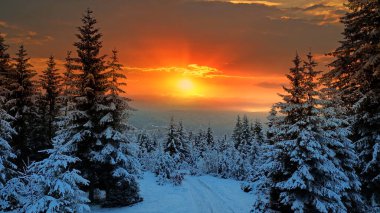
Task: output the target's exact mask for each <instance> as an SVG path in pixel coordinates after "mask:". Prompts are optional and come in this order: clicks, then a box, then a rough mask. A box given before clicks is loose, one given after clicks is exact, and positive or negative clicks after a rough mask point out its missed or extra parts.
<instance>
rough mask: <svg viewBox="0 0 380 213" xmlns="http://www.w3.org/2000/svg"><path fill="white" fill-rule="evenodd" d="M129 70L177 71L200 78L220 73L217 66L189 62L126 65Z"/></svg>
mask: <svg viewBox="0 0 380 213" xmlns="http://www.w3.org/2000/svg"><path fill="white" fill-rule="evenodd" d="M124 69H125V70H127V71H141V72H176V73H181V74H182V75H184V76H192V77H198V78H212V77H215V76H217V75H219V74H221V71H219V70H218V69H216V68H213V67H208V66H201V65H197V64H189V65H187V66H186V67H158V68H142V67H124Z"/></svg>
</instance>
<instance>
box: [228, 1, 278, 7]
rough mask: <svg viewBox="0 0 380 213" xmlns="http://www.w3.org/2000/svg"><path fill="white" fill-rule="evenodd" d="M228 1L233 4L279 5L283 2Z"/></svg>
mask: <svg viewBox="0 0 380 213" xmlns="http://www.w3.org/2000/svg"><path fill="white" fill-rule="evenodd" d="M226 2H229V3H232V4H262V5H265V6H279V5H282V3H279V2H273V1H265V0H226Z"/></svg>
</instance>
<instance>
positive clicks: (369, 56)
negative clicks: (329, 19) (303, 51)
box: [325, 0, 380, 206]
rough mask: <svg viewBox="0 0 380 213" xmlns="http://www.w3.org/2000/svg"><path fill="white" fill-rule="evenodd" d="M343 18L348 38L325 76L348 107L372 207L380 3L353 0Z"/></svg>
mask: <svg viewBox="0 0 380 213" xmlns="http://www.w3.org/2000/svg"><path fill="white" fill-rule="evenodd" d="M347 7H348V9H349V11H348V12H347V13H346V14H345V16H344V17H343V18H342V19H341V21H342V23H343V24H344V25H345V29H344V32H343V35H344V39H343V40H342V41H341V42H340V43H341V45H340V47H338V48H337V49H336V50H335V51H334V52H333V53H332V55H333V56H334V57H335V60H334V61H333V62H332V63H331V64H330V66H331V67H332V69H331V71H330V72H328V73H327V74H326V75H325V77H326V78H328V79H330V81H331V82H333V84H331V85H330V86H331V87H332V88H335V89H336V90H337V91H339V96H340V99H341V100H342V101H343V103H344V104H345V105H346V106H347V107H348V110H347V115H350V123H351V127H352V136H351V139H352V140H353V142H354V143H355V145H356V148H357V151H358V154H359V158H360V166H359V167H360V168H359V176H360V177H361V180H362V183H363V186H362V189H363V194H364V195H365V197H366V199H367V201H368V203H369V204H370V205H372V206H378V205H379V204H380V193H379V192H380V178H379V175H380V166H379V165H380V163H379V162H380V160H379V157H378V156H379V155H380V151H379V150H380V149H379V147H380V129H379V126H380V114H379V113H380V71H379V70H380V60H379V57H380V49H379V42H380V31H379V19H380V12H379V10H380V9H379V8H380V2H379V1H377V0H367V1H360V0H350V1H349V2H348V3H347Z"/></svg>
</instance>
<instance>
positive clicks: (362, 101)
mask: <svg viewBox="0 0 380 213" xmlns="http://www.w3.org/2000/svg"><path fill="white" fill-rule="evenodd" d="M346 6H347V8H348V12H347V13H346V14H345V15H344V16H343V17H342V18H341V22H342V23H343V25H344V31H343V32H342V33H343V39H342V40H341V41H340V42H339V45H340V46H339V47H338V48H337V49H335V50H334V51H332V52H330V53H327V54H328V55H329V56H331V57H332V58H333V60H332V61H331V63H330V64H329V67H328V70H327V71H322V70H319V69H317V67H318V63H317V62H316V60H315V56H314V55H313V53H312V52H310V53H308V54H307V55H299V54H296V55H295V56H294V59H293V61H292V67H291V68H290V69H289V71H288V74H287V75H286V77H287V79H288V82H287V83H288V84H287V86H284V87H283V92H282V94H280V97H281V99H282V101H280V102H278V103H274V104H273V105H272V107H271V110H270V111H269V112H268V117H267V120H266V121H260V120H258V119H253V118H249V117H248V116H246V115H244V114H241V115H237V118H236V122H235V127H234V129H233V130H232V132H233V133H232V135H227V134H226V135H224V136H219V135H218V136H217V135H215V134H214V133H213V129H212V126H211V125H209V126H208V128H205V129H200V130H199V131H194V130H188V129H186V127H185V126H184V125H183V122H184V121H181V120H177V119H176V118H172V119H171V120H170V121H168V124H167V128H166V129H165V131H162V130H145V129H138V128H136V127H134V126H132V125H130V123H129V118H130V116H133V111H134V110H135V109H134V108H133V107H131V106H130V103H131V101H132V100H131V99H129V98H128V95H126V91H125V88H128V87H127V85H126V83H127V82H128V79H127V73H126V72H125V71H124V69H123V66H124V65H123V64H121V63H120V62H119V55H118V54H119V53H118V50H117V49H114V50H113V51H112V52H110V53H104V52H103V51H102V47H103V46H102V36H103V35H102V33H101V32H100V30H99V28H98V27H97V20H96V18H95V16H94V13H93V11H92V10H90V9H88V10H87V11H85V13H84V15H83V16H82V18H81V22H82V25H81V26H79V27H78V28H77V31H76V32H75V36H76V40H75V41H73V48H75V51H74V52H70V51H68V52H67V56H66V58H65V64H64V67H65V69H64V70H60V69H58V68H57V64H56V59H55V57H54V56H53V55H52V56H50V57H49V59H48V60H47V61H46V69H45V70H44V71H43V72H42V73H37V72H36V71H35V70H34V69H33V66H32V65H31V63H30V57H29V55H28V53H27V49H26V47H25V46H23V45H21V46H19V48H18V51H17V53H16V54H15V55H14V56H11V55H10V54H9V53H8V48H9V46H8V45H7V40H6V38H5V37H1V36H0V211H2V212H28V213H29V212H30V213H32V212H35V213H39V212H68V213H69V212H78V213H80V212H89V211H91V209H92V206H94V205H99V206H101V208H112V207H122V206H131V205H136V204H138V203H144V197H142V196H141V194H140V186H139V184H138V180H139V179H141V178H142V177H143V173H144V172H151V173H152V174H154V175H155V176H156V178H157V184H159V185H173V187H177V186H180V185H181V184H182V182H183V181H184V180H185V179H186V178H188V177H189V176H199V175H210V176H215V177H219V178H223V179H233V180H237V181H240V183H241V190H242V191H244V192H245V193H249V195H250V196H251V197H252V202H251V206H250V209H251V212H299V213H301V212H324V213H330V212H380V2H379V1H374V0H365V1H362V0H350V1H349V2H348V3H347V4H346ZM0 35H1V34H0ZM52 51H54V50H52ZM284 69H286V68H284ZM137 110H138V109H137Z"/></svg>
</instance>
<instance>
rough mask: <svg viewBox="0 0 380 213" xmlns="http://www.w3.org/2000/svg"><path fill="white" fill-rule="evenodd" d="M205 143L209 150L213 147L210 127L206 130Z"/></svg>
mask: <svg viewBox="0 0 380 213" xmlns="http://www.w3.org/2000/svg"><path fill="white" fill-rule="evenodd" d="M206 142H207V146H208V147H209V148H211V147H214V146H215V144H214V135H213V132H212V129H211V127H210V126H209V127H208V128H207V132H206Z"/></svg>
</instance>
